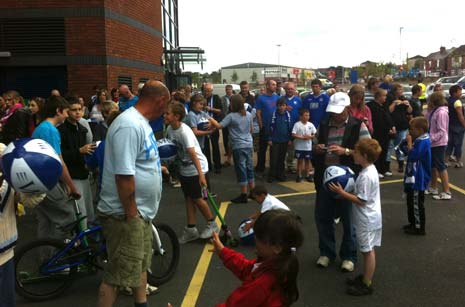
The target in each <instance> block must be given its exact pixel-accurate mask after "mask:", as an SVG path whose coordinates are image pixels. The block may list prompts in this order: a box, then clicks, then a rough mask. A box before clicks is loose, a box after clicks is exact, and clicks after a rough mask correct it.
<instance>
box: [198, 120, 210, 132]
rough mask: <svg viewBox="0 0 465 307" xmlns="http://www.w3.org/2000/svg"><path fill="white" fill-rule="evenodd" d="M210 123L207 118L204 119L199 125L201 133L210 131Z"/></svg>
mask: <svg viewBox="0 0 465 307" xmlns="http://www.w3.org/2000/svg"><path fill="white" fill-rule="evenodd" d="M209 124H210V122H209V121H208V119H206V118H205V117H202V118H201V119H200V120H199V123H198V124H197V129H198V130H200V131H207V130H208V129H209Z"/></svg>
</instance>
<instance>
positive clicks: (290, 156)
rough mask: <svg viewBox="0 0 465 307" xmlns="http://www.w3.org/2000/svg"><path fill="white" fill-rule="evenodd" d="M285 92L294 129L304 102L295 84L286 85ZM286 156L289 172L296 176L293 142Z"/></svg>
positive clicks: (288, 83) (288, 147)
mask: <svg viewBox="0 0 465 307" xmlns="http://www.w3.org/2000/svg"><path fill="white" fill-rule="evenodd" d="M284 90H285V91H286V99H287V111H288V112H289V113H290V114H291V127H294V124H295V123H296V122H298V121H299V117H300V115H299V110H300V109H301V108H302V100H301V99H300V97H299V95H296V91H295V83H294V82H286V83H284ZM286 155H287V156H286V166H287V170H288V171H289V172H291V173H293V174H295V173H296V171H297V170H296V168H295V163H294V162H295V159H294V143H292V142H291V144H290V145H288V146H287V153H286Z"/></svg>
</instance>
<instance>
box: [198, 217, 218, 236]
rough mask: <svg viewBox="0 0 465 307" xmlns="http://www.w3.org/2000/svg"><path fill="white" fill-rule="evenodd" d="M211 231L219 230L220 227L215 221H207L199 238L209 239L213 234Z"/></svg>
mask: <svg viewBox="0 0 465 307" xmlns="http://www.w3.org/2000/svg"><path fill="white" fill-rule="evenodd" d="M213 232H216V233H218V232H220V228H219V227H218V225H217V224H216V222H215V221H211V222H208V223H207V225H206V226H205V229H204V230H203V231H202V232H201V233H200V239H209V238H211V237H212V236H213Z"/></svg>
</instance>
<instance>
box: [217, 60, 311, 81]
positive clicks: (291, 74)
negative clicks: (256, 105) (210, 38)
mask: <svg viewBox="0 0 465 307" xmlns="http://www.w3.org/2000/svg"><path fill="white" fill-rule="evenodd" d="M233 77H237V79H236V80H233V79H235V78H233ZM314 77H315V73H314V71H313V70H311V69H306V68H298V67H291V66H284V65H276V64H263V63H243V64H237V65H232V66H225V67H221V80H223V82H224V83H239V82H241V81H244V80H245V81H247V82H249V83H251V84H265V82H266V81H267V80H269V79H273V80H281V81H283V82H286V81H292V82H296V83H298V84H306V82H307V81H308V80H311V79H313V78H314Z"/></svg>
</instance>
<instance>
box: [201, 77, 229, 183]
mask: <svg viewBox="0 0 465 307" xmlns="http://www.w3.org/2000/svg"><path fill="white" fill-rule="evenodd" d="M203 97H204V98H205V100H206V105H205V109H206V111H207V112H208V114H209V115H210V116H211V117H213V119H214V120H216V121H217V122H220V121H221V120H222V119H223V117H224V114H223V106H222V103H221V98H220V97H219V96H218V95H214V94H213V85H212V84H211V83H205V84H204V86H203ZM219 138H220V132H219V131H218V130H216V131H214V132H213V133H212V134H210V135H209V136H208V137H206V138H205V146H204V154H205V156H206V157H207V161H208V169H213V168H214V169H215V174H220V173H221V156H220V146H219ZM210 143H211V149H210ZM212 156H213V168H212V162H211V161H212Z"/></svg>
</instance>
